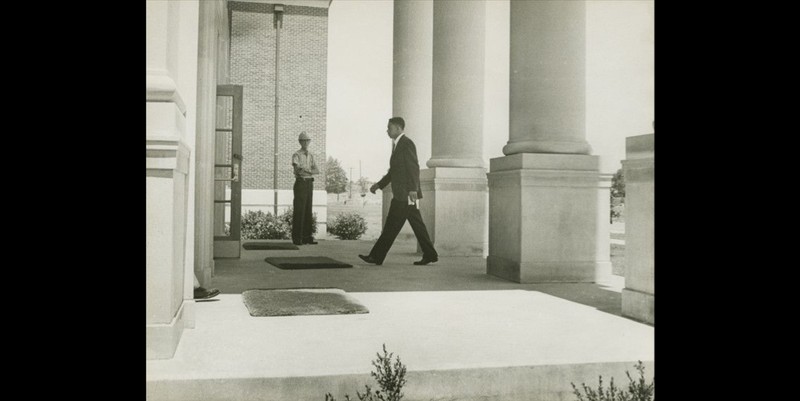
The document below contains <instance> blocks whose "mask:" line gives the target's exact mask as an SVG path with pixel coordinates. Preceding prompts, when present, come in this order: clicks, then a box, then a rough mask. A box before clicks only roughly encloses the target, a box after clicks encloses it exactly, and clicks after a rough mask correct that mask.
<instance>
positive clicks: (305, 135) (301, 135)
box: [297, 131, 311, 141]
mask: <svg viewBox="0 0 800 401" xmlns="http://www.w3.org/2000/svg"><path fill="white" fill-rule="evenodd" d="M304 139H308V140H309V141H310V140H311V138H310V137H309V136H308V134H306V132H305V131H303V132H301V133H300V136H299V137H298V138H297V140H299V141H302V140H304Z"/></svg>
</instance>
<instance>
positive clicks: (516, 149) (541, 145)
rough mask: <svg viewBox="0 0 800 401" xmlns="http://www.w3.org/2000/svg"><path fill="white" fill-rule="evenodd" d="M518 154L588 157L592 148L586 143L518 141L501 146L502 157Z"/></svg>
mask: <svg viewBox="0 0 800 401" xmlns="http://www.w3.org/2000/svg"><path fill="white" fill-rule="evenodd" d="M519 153H564V154H579V155H588V154H589V153H592V146H591V145H589V142H586V141H574V142H570V141H520V142H509V143H508V144H506V146H503V154H504V155H508V156H510V155H514V154H519Z"/></svg>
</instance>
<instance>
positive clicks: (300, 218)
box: [292, 131, 319, 245]
mask: <svg viewBox="0 0 800 401" xmlns="http://www.w3.org/2000/svg"><path fill="white" fill-rule="evenodd" d="M297 139H298V140H299V141H300V150H298V151H297V152H294V154H293V155H292V167H294V178H295V180H294V214H293V217H292V242H293V243H294V244H295V245H303V244H311V245H314V244H316V243H317V241H314V237H312V236H311V218H312V214H311V213H312V212H311V206H312V204H313V195H314V175H316V174H319V170H318V169H317V163H316V162H315V161H314V155H312V154H311V152H309V151H308V144H309V143H310V142H311V138H310V137H309V136H308V134H306V132H305V131H303V132H301V133H300V136H299V137H298V138H297Z"/></svg>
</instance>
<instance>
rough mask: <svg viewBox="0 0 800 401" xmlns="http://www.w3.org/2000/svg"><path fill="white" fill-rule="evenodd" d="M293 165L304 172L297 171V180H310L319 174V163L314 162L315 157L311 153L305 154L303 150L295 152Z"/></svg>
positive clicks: (295, 174)
mask: <svg viewBox="0 0 800 401" xmlns="http://www.w3.org/2000/svg"><path fill="white" fill-rule="evenodd" d="M292 165H293V166H297V167H299V168H301V169H302V170H299V171H298V170H297V169H295V173H294V176H295V177H296V178H310V177H313V176H314V174H319V170H318V169H317V163H316V162H315V161H314V155H312V154H311V152H305V151H303V149H300V150H298V151H297V152H294V154H293V155H292Z"/></svg>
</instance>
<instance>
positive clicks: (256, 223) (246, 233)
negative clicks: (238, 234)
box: [242, 210, 289, 239]
mask: <svg viewBox="0 0 800 401" xmlns="http://www.w3.org/2000/svg"><path fill="white" fill-rule="evenodd" d="M288 238H289V236H287V235H286V228H285V227H284V224H283V222H281V221H280V220H279V219H276V218H275V216H273V215H272V213H264V212H262V211H261V210H250V211H248V212H247V213H245V214H243V215H242V239H288Z"/></svg>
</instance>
